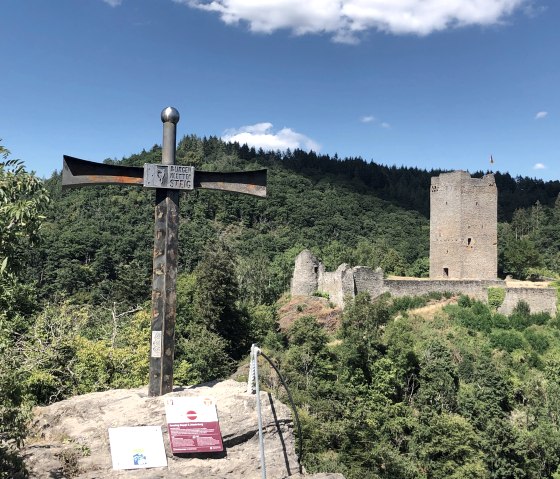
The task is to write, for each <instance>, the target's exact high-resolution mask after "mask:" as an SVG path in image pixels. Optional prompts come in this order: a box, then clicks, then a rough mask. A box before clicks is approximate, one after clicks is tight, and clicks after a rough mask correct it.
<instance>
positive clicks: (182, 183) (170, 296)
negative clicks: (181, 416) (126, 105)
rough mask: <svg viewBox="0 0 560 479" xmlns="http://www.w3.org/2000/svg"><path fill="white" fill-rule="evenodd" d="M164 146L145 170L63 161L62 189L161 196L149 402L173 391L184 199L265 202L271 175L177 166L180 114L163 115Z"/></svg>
mask: <svg viewBox="0 0 560 479" xmlns="http://www.w3.org/2000/svg"><path fill="white" fill-rule="evenodd" d="M161 121H162V122H163V144H162V162H161V164H151V163H146V164H145V165H144V167H143V168H142V167H135V166H118V165H107V164H104V163H95V162H92V161H86V160H80V159H78V158H73V157H71V156H66V155H64V164H63V169H62V186H63V187H64V188H69V187H79V186H88V185H138V186H143V187H145V188H153V189H155V190H156V206H155V233H154V263H153V276H152V278H153V279H152V337H151V340H150V384H149V394H150V396H161V395H162V394H166V393H168V392H171V391H172V390H173V356H174V353H175V317H176V310H177V296H176V292H175V286H176V279H177V247H178V230H179V193H180V192H181V191H187V192H188V191H192V190H194V189H197V188H201V189H209V190H222V191H231V192H234V193H244V194H247V195H253V196H259V197H264V196H266V172H267V170H254V171H240V172H216V171H196V170H195V168H194V167H192V166H183V165H176V164H175V152H176V131H177V123H178V122H179V112H178V111H177V110H176V109H175V108H172V107H168V108H165V109H164V110H163V111H162V112H161Z"/></svg>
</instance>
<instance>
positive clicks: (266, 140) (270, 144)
mask: <svg viewBox="0 0 560 479" xmlns="http://www.w3.org/2000/svg"><path fill="white" fill-rule="evenodd" d="M222 140H224V141H231V142H234V141H236V142H238V143H239V144H241V145H243V144H245V143H247V145H249V146H254V147H255V148H262V149H263V150H287V149H288V148H289V149H291V150H295V149H296V148H299V149H301V150H313V151H319V150H320V149H321V145H319V144H318V143H316V142H315V141H313V140H312V139H311V138H308V137H307V136H305V135H302V134H301V133H298V132H296V131H294V130H292V129H291V128H282V129H281V130H279V131H277V132H274V130H273V125H272V123H268V122H266V123H257V124H255V125H247V126H242V127H241V128H238V129H229V130H226V131H225V132H224V134H223V136H222Z"/></svg>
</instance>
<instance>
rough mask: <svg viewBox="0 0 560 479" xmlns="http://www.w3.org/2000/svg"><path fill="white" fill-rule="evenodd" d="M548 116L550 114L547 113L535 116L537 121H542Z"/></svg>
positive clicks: (539, 113)
mask: <svg viewBox="0 0 560 479" xmlns="http://www.w3.org/2000/svg"><path fill="white" fill-rule="evenodd" d="M547 116H548V112H547V111H539V112H538V113H537V114H536V115H535V120H542V119H543V118H546V117H547Z"/></svg>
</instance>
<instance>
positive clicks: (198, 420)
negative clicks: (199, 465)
mask: <svg viewBox="0 0 560 479" xmlns="http://www.w3.org/2000/svg"><path fill="white" fill-rule="evenodd" d="M165 415H166V417H167V429H168V431H169V442H170V443H171V451H172V452H173V454H184V453H198V452H220V451H223V450H224V447H223V444H222V434H221V432H220V423H219V422H218V412H217V411H216V403H215V402H214V400H213V399H212V398H209V397H204V396H203V397H170V398H166V399H165Z"/></svg>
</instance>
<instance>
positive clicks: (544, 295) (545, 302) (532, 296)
mask: <svg viewBox="0 0 560 479" xmlns="http://www.w3.org/2000/svg"><path fill="white" fill-rule="evenodd" d="M519 301H525V302H526V303H527V304H528V305H529V308H531V312H532V313H540V312H545V313H549V314H551V315H555V314H556V289H554V288H506V297H505V299H504V302H503V303H502V305H501V306H500V307H499V308H498V312H499V313H502V314H511V313H512V312H513V310H514V308H515V307H516V306H517V303H519Z"/></svg>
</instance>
